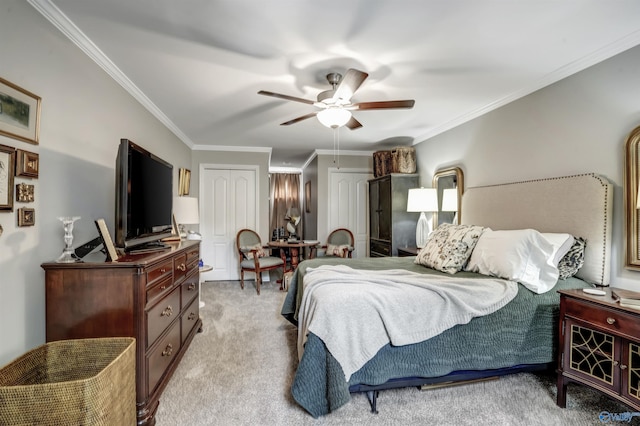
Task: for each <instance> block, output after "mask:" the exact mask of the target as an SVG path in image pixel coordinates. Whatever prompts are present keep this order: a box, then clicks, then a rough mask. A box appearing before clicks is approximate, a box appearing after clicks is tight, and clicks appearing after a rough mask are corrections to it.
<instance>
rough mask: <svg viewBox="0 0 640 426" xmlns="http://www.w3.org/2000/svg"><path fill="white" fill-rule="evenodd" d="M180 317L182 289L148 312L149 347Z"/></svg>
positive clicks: (173, 292)
mask: <svg viewBox="0 0 640 426" xmlns="http://www.w3.org/2000/svg"><path fill="white" fill-rule="evenodd" d="M178 315H180V288H179V287H178V288H176V289H175V290H173V291H172V292H171V293H169V294H168V295H167V296H166V297H165V298H164V299H162V300H161V301H160V302H158V304H157V305H155V306H154V307H153V308H151V309H150V310H149V311H148V312H147V329H148V331H147V347H149V346H151V345H153V342H154V341H155V340H156V339H157V338H158V336H159V335H160V334H162V332H163V331H164V330H165V329H166V328H167V327H168V326H169V324H171V322H172V321H173V320H174V319H176V317H177V316H178Z"/></svg>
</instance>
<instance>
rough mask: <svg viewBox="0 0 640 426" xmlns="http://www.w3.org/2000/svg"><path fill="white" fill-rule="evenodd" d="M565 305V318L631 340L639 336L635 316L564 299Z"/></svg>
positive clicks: (638, 325) (639, 324)
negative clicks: (567, 317) (576, 320)
mask: <svg viewBox="0 0 640 426" xmlns="http://www.w3.org/2000/svg"><path fill="white" fill-rule="evenodd" d="M565 303H566V315H567V316H570V317H573V318H576V319H578V320H580V321H582V322H586V323H589V324H592V325H594V326H597V327H599V328H600V329H602V330H606V331H610V332H612V333H617V334H621V335H625V336H627V337H631V338H633V339H638V337H639V336H640V323H639V322H638V317H637V316H633V315H632V314H628V313H626V312H621V311H616V310H614V309H608V308H606V307H602V306H598V307H597V308H596V307H594V305H593V304H591V303H587V302H582V301H579V300H576V299H566V300H565Z"/></svg>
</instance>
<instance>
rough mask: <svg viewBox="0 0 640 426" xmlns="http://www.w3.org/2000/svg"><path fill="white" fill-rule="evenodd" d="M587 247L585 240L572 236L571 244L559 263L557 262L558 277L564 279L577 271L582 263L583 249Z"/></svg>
mask: <svg viewBox="0 0 640 426" xmlns="http://www.w3.org/2000/svg"><path fill="white" fill-rule="evenodd" d="M586 247H587V240H585V239H584V238H580V237H574V241H573V245H572V246H571V248H570V249H569V251H568V252H567V254H565V255H564V256H563V257H562V259H560V263H558V271H559V272H560V279H561V280H566V279H567V278H569V277H572V276H574V275H575V274H577V273H578V270H579V269H580V268H582V265H584V249H585V248H586Z"/></svg>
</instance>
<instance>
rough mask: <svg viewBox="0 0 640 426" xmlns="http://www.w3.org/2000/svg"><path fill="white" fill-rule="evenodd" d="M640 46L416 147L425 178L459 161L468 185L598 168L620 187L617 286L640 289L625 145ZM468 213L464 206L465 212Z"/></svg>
mask: <svg viewBox="0 0 640 426" xmlns="http://www.w3.org/2000/svg"><path fill="white" fill-rule="evenodd" d="M639 93H640V47H636V48H633V49H631V50H628V51H627V52H624V53H622V54H619V55H617V56H615V57H614V58H611V59H609V60H607V61H605V62H602V63H600V64H598V65H595V66H593V67H591V68H589V69H587V70H584V71H582V72H580V73H578V74H575V75H573V76H571V77H568V78H566V79H564V80H562V81H560V82H558V83H556V84H554V85H551V86H549V87H546V88H544V89H542V90H539V91H537V92H535V93H533V94H531V95H529V96H527V97H525V98H523V99H520V100H518V101H516V102H513V103H511V104H509V105H506V106H504V107H502V108H500V109H497V110H495V111H493V112H491V113H489V114H486V115H484V116H482V117H479V118H477V119H475V120H473V121H471V122H469V123H466V124H464V125H461V126H459V127H457V128H454V129H452V130H450V131H448V132H446V133H444V134H441V135H439V136H437V137H434V138H431V139H429V140H427V141H425V142H422V143H420V144H418V145H417V146H416V155H417V161H418V168H419V170H420V179H421V183H422V184H423V185H424V186H431V179H432V176H433V173H434V172H435V171H436V170H437V169H440V168H444V167H450V166H456V165H457V166H460V167H461V168H462V169H463V170H464V181H465V187H473V186H479V185H485V184H492V183H501V182H513V181H520V180H527V179H532V178H540V177H554V176H565V175H571V174H577V173H589V172H595V173H598V174H601V175H603V176H605V177H607V178H608V179H609V180H610V181H611V182H612V183H613V184H614V186H615V189H614V205H613V250H612V256H613V258H612V276H611V283H612V285H613V286H619V287H628V288H635V289H637V290H640V282H639V279H640V274H639V273H638V272H632V271H627V270H625V269H624V267H623V264H624V239H623V226H624V225H623V224H624V211H623V194H622V185H623V149H624V144H625V141H626V138H627V136H628V134H629V133H630V132H631V130H633V129H634V128H635V127H636V126H638V125H640V97H639ZM462 214H463V215H464V212H463V213H462Z"/></svg>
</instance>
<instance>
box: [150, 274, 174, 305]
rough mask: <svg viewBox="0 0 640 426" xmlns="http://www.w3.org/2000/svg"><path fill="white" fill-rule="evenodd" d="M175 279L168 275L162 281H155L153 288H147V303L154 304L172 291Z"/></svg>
mask: <svg viewBox="0 0 640 426" xmlns="http://www.w3.org/2000/svg"><path fill="white" fill-rule="evenodd" d="M172 285H173V280H172V279H171V276H168V277H167V278H165V279H164V280H162V281H158V282H155V283H154V285H153V286H152V287H151V288H147V305H148V306H150V305H153V304H154V303H155V302H156V301H157V300H158V299H161V298H162V297H164V296H165V294H167V293H169V291H171V286H172Z"/></svg>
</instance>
